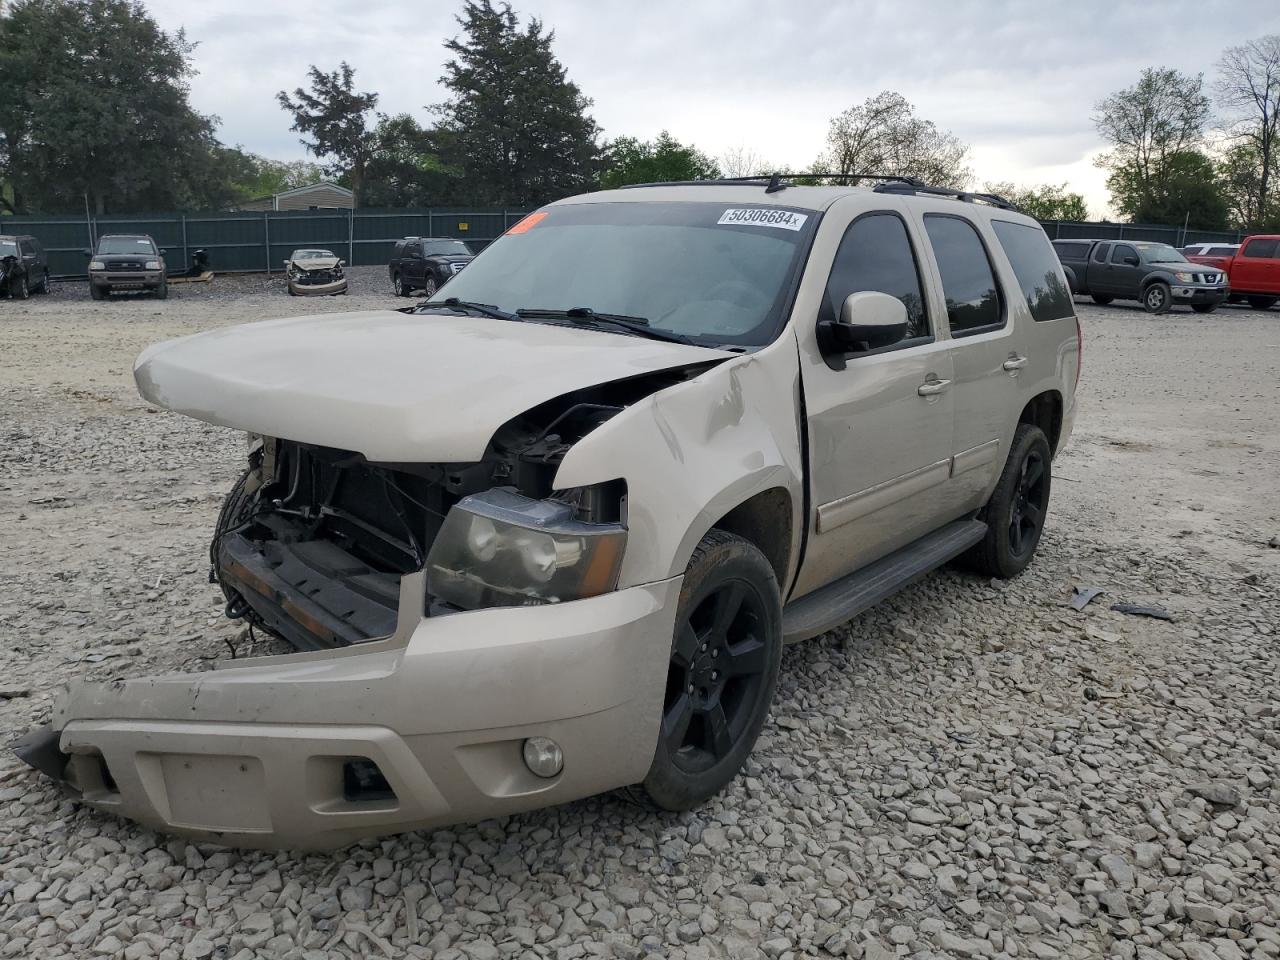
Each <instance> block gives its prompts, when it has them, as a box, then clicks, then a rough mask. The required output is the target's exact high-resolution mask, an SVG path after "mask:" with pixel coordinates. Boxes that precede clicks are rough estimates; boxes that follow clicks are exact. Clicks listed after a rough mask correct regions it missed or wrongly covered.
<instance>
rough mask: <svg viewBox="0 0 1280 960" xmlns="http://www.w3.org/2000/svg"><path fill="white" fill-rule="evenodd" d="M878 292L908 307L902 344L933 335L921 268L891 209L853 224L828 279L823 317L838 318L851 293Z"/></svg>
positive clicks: (900, 222)
mask: <svg viewBox="0 0 1280 960" xmlns="http://www.w3.org/2000/svg"><path fill="white" fill-rule="evenodd" d="M864 290H874V291H877V292H879V293H887V294H889V296H891V297H897V298H898V299H899V300H901V301H902V305H903V306H905V307H906V308H907V335H906V338H905V339H904V340H903V343H904V344H907V343H909V342H910V341H912V340H915V339H919V338H921V337H927V336H929V332H930V331H929V318H928V316H927V313H926V310H925V303H924V292H923V290H922V288H921V284H920V270H919V268H918V267H917V266H916V258H915V252H914V251H913V250H912V247H911V238H910V237H909V236H908V235H907V228H906V225H905V224H903V222H902V220H901V218H899V217H898V216H897V215H896V214H893V213H872V214H868V215H866V216H862V217H859V218H858V219H857V220H855V221H854V222H853V223H851V224H850V225H849V229H848V230H846V231H845V234H844V238H843V239H842V240H841V241H840V249H839V250H837V251H836V258H835V262H834V263H833V264H832V265H831V276H830V277H828V278H827V296H826V299H825V300H824V301H823V305H822V316H820V317H819V318H818V319H820V320H836V319H838V318H839V316H840V308H841V307H842V306H843V305H844V302H845V300H846V299H847V298H848V296H849V294H851V293H861V292H863V291H864Z"/></svg>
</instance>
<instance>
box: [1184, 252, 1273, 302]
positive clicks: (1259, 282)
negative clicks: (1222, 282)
mask: <svg viewBox="0 0 1280 960" xmlns="http://www.w3.org/2000/svg"><path fill="white" fill-rule="evenodd" d="M1187 259H1188V260H1190V261H1191V262H1193V263H1203V264H1206V265H1208V266H1213V267H1217V268H1219V269H1220V270H1225V271H1226V272H1227V283H1228V285H1229V286H1230V287H1231V299H1232V300H1247V301H1249V306H1251V307H1253V308H1254V309H1255V310H1266V309H1268V308H1269V307H1271V306H1272V305H1274V304H1275V302H1276V301H1277V300H1280V235H1276V234H1266V235H1259V236H1255V237H1246V238H1245V241H1244V243H1243V244H1242V245H1241V246H1240V249H1239V250H1237V251H1236V252H1235V253H1234V254H1233V255H1232V256H1229V257H1212V256H1196V255H1194V254H1192V255H1190V256H1188V257H1187Z"/></svg>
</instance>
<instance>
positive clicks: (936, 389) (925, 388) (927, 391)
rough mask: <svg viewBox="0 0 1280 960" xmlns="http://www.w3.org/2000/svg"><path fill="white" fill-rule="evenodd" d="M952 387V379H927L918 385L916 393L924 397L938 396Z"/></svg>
mask: <svg viewBox="0 0 1280 960" xmlns="http://www.w3.org/2000/svg"><path fill="white" fill-rule="evenodd" d="M950 388H951V381H950V380H926V381H925V382H924V383H922V384H920V386H918V387H916V393H918V394H920V396H922V397H936V396H937V395H938V394H940V393H945V392H946V391H947V390H949V389H950Z"/></svg>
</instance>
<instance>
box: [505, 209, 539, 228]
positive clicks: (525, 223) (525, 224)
mask: <svg viewBox="0 0 1280 960" xmlns="http://www.w3.org/2000/svg"><path fill="white" fill-rule="evenodd" d="M546 218H547V214H546V212H545V211H541V210H540V211H538V212H537V213H531V214H529V215H528V216H527V217H525V218H524V219H523V220H521V221H520V222H519V223H517V224H516V225H515V226H514V227H512V228H511V229H510V230H508V231H507V233H528V232H529V231H530V230H532V229H533V228H534V227H536V226H537V225H538V224H539V223H541V222H542V221H543V220H545V219H546Z"/></svg>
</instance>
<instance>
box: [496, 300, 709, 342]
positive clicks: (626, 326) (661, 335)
mask: <svg viewBox="0 0 1280 960" xmlns="http://www.w3.org/2000/svg"><path fill="white" fill-rule="evenodd" d="M516 313H517V314H518V315H519V316H521V317H528V318H529V319H531V320H536V319H541V318H545V319H548V320H558V319H561V318H563V319H565V320H568V321H569V322H571V323H576V324H579V325H580V326H584V327H595V328H597V329H598V328H600V327H614V328H616V329H618V330H626V331H627V332H628V333H634V334H636V335H637V336H641V337H648V338H649V339H650V340H665V341H667V342H668V343H687V344H692V345H694V346H696V345H697V343H696V341H694V340H693V339H692V338H690V337H686V336H685V335H684V334H682V333H672V332H671V331H669V330H660V329H658V328H656V327H651V326H649V321H648V320H646V319H645V318H644V317H629V316H627V315H626V314H623V313H596V312H595V311H594V310H592V309H591V308H590V307H570V308H569V309H568V310H547V309H543V308H540V307H521V308H520V309H519V310H517V311H516Z"/></svg>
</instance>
